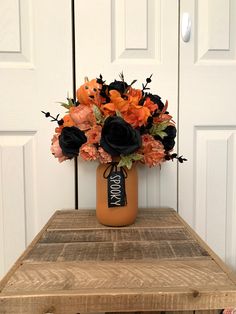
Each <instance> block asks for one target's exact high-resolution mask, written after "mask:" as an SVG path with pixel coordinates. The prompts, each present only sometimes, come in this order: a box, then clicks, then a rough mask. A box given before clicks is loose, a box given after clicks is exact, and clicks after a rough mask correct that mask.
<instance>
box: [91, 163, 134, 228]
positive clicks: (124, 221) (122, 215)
mask: <svg viewBox="0 0 236 314" xmlns="http://www.w3.org/2000/svg"><path fill="white" fill-rule="evenodd" d="M109 167H111V165H109V164H99V165H98V167H97V172H96V193H97V195H96V217H97V220H98V221H99V222H100V223H101V224H103V225H106V226H116V227H119V226H126V225H131V224H132V223H134V221H135V219H136V216H137V212H138V175H137V169H136V165H135V164H133V165H132V168H131V169H130V170H129V169H127V168H126V167H124V168H123V169H122V168H119V169H120V170H121V171H123V172H124V173H125V178H124V181H125V196H126V203H125V205H124V206H117V207H109V206H108V178H107V174H108V172H109V171H110V169H109Z"/></svg>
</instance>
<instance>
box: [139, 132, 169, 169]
mask: <svg viewBox="0 0 236 314" xmlns="http://www.w3.org/2000/svg"><path fill="white" fill-rule="evenodd" d="M142 154H143V161H144V163H145V164H146V165H147V166H148V167H153V166H156V165H158V164H160V163H162V162H163V161H165V158H164V157H165V149H164V146H163V144H162V143H161V142H160V141H156V140H155V139H154V138H153V137H152V136H151V135H149V134H145V135H142Z"/></svg>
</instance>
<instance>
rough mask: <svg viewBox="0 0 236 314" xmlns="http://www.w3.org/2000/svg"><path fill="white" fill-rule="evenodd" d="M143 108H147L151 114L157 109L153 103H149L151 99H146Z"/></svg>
mask: <svg viewBox="0 0 236 314" xmlns="http://www.w3.org/2000/svg"><path fill="white" fill-rule="evenodd" d="M143 107H147V108H148V109H149V110H150V112H151V113H153V112H154V111H155V110H157V109H158V106H157V104H154V102H153V101H151V99H150V98H149V97H147V98H146V100H145V102H144V104H143Z"/></svg>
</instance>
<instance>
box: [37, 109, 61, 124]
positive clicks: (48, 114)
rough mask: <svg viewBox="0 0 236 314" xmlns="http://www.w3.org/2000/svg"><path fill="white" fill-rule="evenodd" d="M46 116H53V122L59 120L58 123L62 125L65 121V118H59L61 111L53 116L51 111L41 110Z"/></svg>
mask: <svg viewBox="0 0 236 314" xmlns="http://www.w3.org/2000/svg"><path fill="white" fill-rule="evenodd" d="M41 112H42V113H43V114H44V115H45V117H46V118H52V120H51V122H57V123H58V125H62V124H63V123H64V121H63V119H60V120H59V119H58V118H59V115H60V114H59V113H58V114H57V116H56V117H53V116H51V114H50V112H45V111H41Z"/></svg>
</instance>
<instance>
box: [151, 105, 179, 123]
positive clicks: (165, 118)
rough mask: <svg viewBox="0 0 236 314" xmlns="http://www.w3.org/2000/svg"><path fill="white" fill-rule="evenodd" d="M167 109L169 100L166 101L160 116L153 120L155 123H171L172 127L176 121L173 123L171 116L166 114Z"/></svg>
mask: <svg viewBox="0 0 236 314" xmlns="http://www.w3.org/2000/svg"><path fill="white" fill-rule="evenodd" d="M167 108H168V100H167V101H166V103H165V106H164V108H163V109H162V111H161V113H160V115H159V116H158V117H155V118H154V119H153V122H154V123H161V122H164V121H169V122H170V125H174V124H175V123H174V121H172V123H171V120H172V116H171V115H170V114H168V113H166V111H167Z"/></svg>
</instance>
